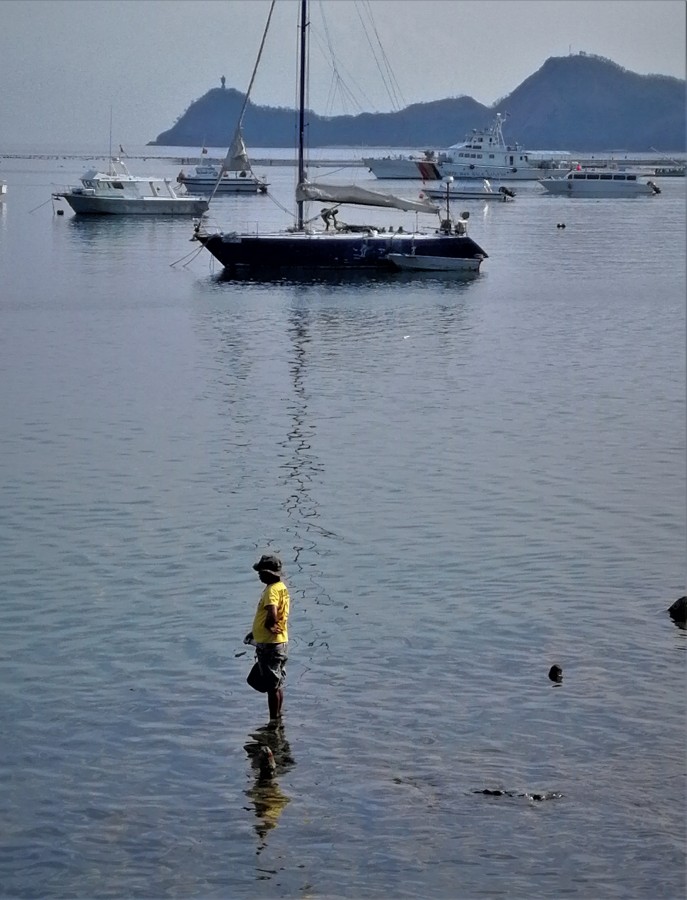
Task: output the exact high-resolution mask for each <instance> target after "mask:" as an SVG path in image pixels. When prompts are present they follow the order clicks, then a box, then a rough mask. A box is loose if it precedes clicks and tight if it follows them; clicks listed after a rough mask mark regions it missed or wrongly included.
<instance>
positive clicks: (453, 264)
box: [387, 253, 482, 272]
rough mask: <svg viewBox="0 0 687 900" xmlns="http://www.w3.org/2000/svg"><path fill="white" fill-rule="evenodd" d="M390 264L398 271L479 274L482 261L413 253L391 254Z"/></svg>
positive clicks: (389, 256)
mask: <svg viewBox="0 0 687 900" xmlns="http://www.w3.org/2000/svg"><path fill="white" fill-rule="evenodd" d="M387 259H388V260H389V262H391V263H393V264H394V266H396V268H397V269H404V270H411V271H414V272H479V267H480V265H481V263H482V260H481V259H477V258H473V259H457V258H455V257H451V256H425V255H421V254H418V255H417V256H416V255H415V254H413V253H389V254H388V256H387Z"/></svg>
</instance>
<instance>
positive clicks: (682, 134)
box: [149, 53, 687, 153]
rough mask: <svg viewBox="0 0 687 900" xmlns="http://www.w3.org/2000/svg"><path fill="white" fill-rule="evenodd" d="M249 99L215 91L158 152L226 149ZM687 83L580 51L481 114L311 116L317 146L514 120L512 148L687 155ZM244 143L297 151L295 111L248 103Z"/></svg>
mask: <svg viewBox="0 0 687 900" xmlns="http://www.w3.org/2000/svg"><path fill="white" fill-rule="evenodd" d="M244 96H245V95H244V94H242V93H240V92H239V91H237V90H234V89H233V88H226V89H225V88H224V87H221V88H213V89H212V90H210V91H208V92H207V94H205V95H204V96H203V97H201V98H200V99H199V100H196V101H194V102H193V103H192V104H191V105H190V106H189V108H188V109H187V110H186V112H185V113H184V114H183V115H182V116H180V117H179V119H178V120H177V122H176V124H175V125H173V126H172V128H170V129H169V130H168V131H163V132H162V134H159V135H158V136H157V138H156V139H155V140H154V141H150V142H149V144H150V145H162V146H170V147H193V146H198V147H200V146H201V145H202V144H203V143H204V144H206V145H208V146H212V147H227V146H229V144H230V143H231V138H232V135H233V132H234V128H235V126H236V122H237V121H238V117H239V114H240V111H241V107H242V105H243V100H244ZM685 99H686V97H685V81H684V79H679V78H672V77H669V76H667V75H638V74H636V73H635V72H630V71H628V70H627V69H623V68H622V67H621V66H619V65H617V64H616V63H614V62H612V61H611V60H609V59H604V58H602V57H599V56H593V55H590V54H586V53H579V54H577V55H575V56H558V57H551V58H550V59H548V60H547V61H546V62H545V63H544V65H543V66H542V67H541V68H540V69H539V70H538V71H537V72H535V73H534V75H530V77H529V78H527V79H526V80H525V81H523V83H522V84H521V85H520V86H519V87H517V88H516V89H515V90H514V91H513V92H512V93H511V94H509V95H508V96H507V97H505V98H503V99H502V100H499V101H498V102H497V103H495V104H494V105H493V106H483V105H482V104H481V103H478V102H477V101H476V100H473V99H472V98H471V97H465V96H463V97H454V98H447V99H444V100H434V101H432V102H430V103H416V104H414V105H413V106H408V107H406V108H405V109H403V110H401V111H399V112H391V113H362V114H359V115H355V116H329V117H326V116H319V115H317V114H316V113H310V115H309V144H310V146H311V147H417V148H421V149H425V148H430V147H432V148H436V147H447V146H449V145H450V144H455V143H457V142H458V141H460V140H462V139H463V138H464V137H465V135H466V134H467V133H469V132H471V131H472V129H473V128H481V127H482V126H485V125H488V124H489V123H490V122H491V121H492V120H493V118H494V115H495V114H496V113H497V112H500V113H503V114H506V113H507V114H508V115H509V116H510V121H509V122H508V123H507V125H506V128H505V131H506V140H511V141H518V143H520V144H521V145H523V146H524V147H527V148H528V149H532V150H534V149H547V150H575V151H589V152H600V151H609V150H626V151H634V152H639V153H643V152H648V151H649V150H650V149H651V148H652V147H655V148H656V149H657V150H659V151H661V152H663V153H670V152H673V153H677V152H685V146H686V144H687V132H686V121H685V106H686V104H685ZM243 121H244V129H243V132H244V138H245V141H246V144H247V146H248V147H249V148H250V147H290V146H291V145H292V144H293V141H294V133H295V111H294V110H291V109H284V108H283V107H270V106H254V105H253V104H252V103H250V102H249V103H248V105H247V107H246V113H245V116H244V120H243Z"/></svg>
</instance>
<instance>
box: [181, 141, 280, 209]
mask: <svg viewBox="0 0 687 900" xmlns="http://www.w3.org/2000/svg"><path fill="white" fill-rule="evenodd" d="M201 152H202V153H205V152H206V150H205V147H203V150H202V151H201ZM177 181H178V182H179V184H183V185H184V186H185V187H186V188H187V189H188V190H189V191H191V192H192V193H194V192H195V193H199V194H212V195H213V196H214V195H215V194H265V193H266V192H267V188H268V187H269V185H268V183H267V182H266V181H265V180H264V179H262V178H258V177H257V175H255V174H253V170H252V168H251V165H250V161H249V159H248V153H247V151H246V145H245V144H244V142H243V136H242V134H241V129H240V126H239V128H237V130H236V134H235V135H234V140H233V141H232V145H231V147H230V148H229V152H228V153H227V156H226V159H225V160H224V161H223V162H222V165H221V166H215V165H212V164H209V163H207V162H200V163H199V164H198V165H197V166H196V167H195V169H194V171H193V172H192V173H191V174H188V173H186V172H184V170H183V169H182V170H181V172H179V174H178V175H177Z"/></svg>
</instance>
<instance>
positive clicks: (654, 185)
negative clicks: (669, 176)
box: [647, 181, 661, 194]
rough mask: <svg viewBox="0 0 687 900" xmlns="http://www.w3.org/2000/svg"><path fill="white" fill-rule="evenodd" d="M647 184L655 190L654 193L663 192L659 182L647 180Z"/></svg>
mask: <svg viewBox="0 0 687 900" xmlns="http://www.w3.org/2000/svg"><path fill="white" fill-rule="evenodd" d="M647 184H648V185H649V187H650V188H651V190H652V191H653V192H654V194H660V193H661V189H660V187H659V186H658V185H657V184H655V183H654V182H653V181H647Z"/></svg>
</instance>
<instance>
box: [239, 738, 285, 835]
mask: <svg viewBox="0 0 687 900" xmlns="http://www.w3.org/2000/svg"><path fill="white" fill-rule="evenodd" d="M251 738H252V739H253V740H251V741H250V742H249V743H247V744H245V745H244V746H245V750H246V753H247V754H248V757H249V759H250V761H251V766H252V768H253V771H254V772H255V783H254V784H253V786H252V787H251V788H250V789H249V790H247V791H246V795H247V796H248V797H250V799H251V801H252V802H253V806H254V807H255V815H256V816H257V818H258V821H257V822H256V824H255V831H256V833H257V835H258V838H259V843H258V853H260V852H261V850H262V849H263V847H264V846H265V844H266V843H267V841H266V837H267V833H268V832H269V831H271V829H272V828H274V827H275V826H276V824H277V822H278V821H279V816H280V815H281V814H282V811H283V809H284V807H285V806H286V804H287V803H288V802H289V798H288V797H287V796H286V794H285V793H284V792H283V791H282V790H281V788H280V787H279V784H278V782H277V778H278V776H279V775H281V774H283V773H284V772H287V771H288V770H289V769H290V768H291V767H292V766H293V765H294V759H293V756H292V755H291V748H290V746H289V742H288V741H287V740H286V736H285V734H284V725H283V724H282V723H281V722H279V723H274V722H270V723H269V724H268V725H265V726H263V727H262V728H259V729H257V730H256V731H255V732H254V733H253V734H251Z"/></svg>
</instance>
